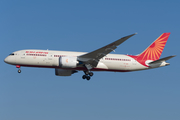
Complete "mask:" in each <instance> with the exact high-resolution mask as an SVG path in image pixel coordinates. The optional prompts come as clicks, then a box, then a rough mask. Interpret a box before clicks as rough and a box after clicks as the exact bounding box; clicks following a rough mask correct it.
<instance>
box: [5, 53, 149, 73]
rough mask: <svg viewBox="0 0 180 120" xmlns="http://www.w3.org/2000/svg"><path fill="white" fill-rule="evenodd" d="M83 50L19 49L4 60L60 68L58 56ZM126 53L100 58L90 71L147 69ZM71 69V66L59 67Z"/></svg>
mask: <svg viewBox="0 0 180 120" xmlns="http://www.w3.org/2000/svg"><path fill="white" fill-rule="evenodd" d="M83 54H85V52H68V51H52V50H20V51H16V52H14V53H13V55H9V56H8V57H7V58H6V59H5V60H4V61H5V62H6V63H8V64H12V65H20V66H27V67H45V68H61V67H60V65H59V57H63V56H74V57H75V56H80V55H83ZM148 68H149V67H147V66H144V65H142V64H140V63H139V62H137V61H136V60H135V59H134V58H132V57H130V56H128V55H120V54H108V55H107V56H105V57H103V58H102V59H100V61H99V63H98V65H97V66H96V67H95V68H93V69H92V71H115V72H127V71H136V70H143V69H148ZM61 69H71V68H61ZM72 69H73V70H85V68H84V67H76V68H72Z"/></svg>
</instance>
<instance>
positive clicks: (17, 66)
mask: <svg viewBox="0 0 180 120" xmlns="http://www.w3.org/2000/svg"><path fill="white" fill-rule="evenodd" d="M20 67H21V66H20V65H16V68H19V70H18V73H21V69H20Z"/></svg>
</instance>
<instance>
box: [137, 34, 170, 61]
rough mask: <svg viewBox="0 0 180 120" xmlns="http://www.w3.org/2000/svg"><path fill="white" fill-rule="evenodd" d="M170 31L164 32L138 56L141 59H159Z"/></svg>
mask: <svg viewBox="0 0 180 120" xmlns="http://www.w3.org/2000/svg"><path fill="white" fill-rule="evenodd" d="M169 35H170V33H163V34H162V35H161V36H159V38H157V39H156V40H155V41H154V42H153V43H152V44H151V45H150V46H149V47H148V48H147V49H146V50H145V51H143V52H142V53H141V54H140V55H139V56H138V58H139V59H141V60H158V59H159V58H160V56H161V53H162V51H163V49H164V47H165V45H166V42H167V40H168V37H169Z"/></svg>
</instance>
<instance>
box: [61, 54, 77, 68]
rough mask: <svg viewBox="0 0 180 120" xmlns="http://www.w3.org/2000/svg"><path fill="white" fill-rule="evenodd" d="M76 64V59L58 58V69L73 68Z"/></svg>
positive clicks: (69, 57)
mask: <svg viewBox="0 0 180 120" xmlns="http://www.w3.org/2000/svg"><path fill="white" fill-rule="evenodd" d="M77 64H78V61H77V57H71V56H66V57H60V58H59V67H62V68H75V67H76V66H77Z"/></svg>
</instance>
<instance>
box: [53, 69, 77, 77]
mask: <svg viewBox="0 0 180 120" xmlns="http://www.w3.org/2000/svg"><path fill="white" fill-rule="evenodd" d="M76 72H78V71H75V70H63V69H58V68H55V74H56V75H57V76H71V75H72V74H74V73H76Z"/></svg>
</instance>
